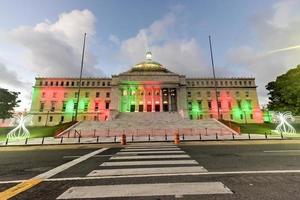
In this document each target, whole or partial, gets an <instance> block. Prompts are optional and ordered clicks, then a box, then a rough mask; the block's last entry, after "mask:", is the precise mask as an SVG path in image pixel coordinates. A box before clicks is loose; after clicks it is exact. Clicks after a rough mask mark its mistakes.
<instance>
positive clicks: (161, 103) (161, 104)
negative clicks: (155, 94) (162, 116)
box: [159, 89, 163, 112]
mask: <svg viewBox="0 0 300 200" xmlns="http://www.w3.org/2000/svg"><path fill="white" fill-rule="evenodd" d="M162 93H163V92H162V89H160V91H159V94H160V95H159V103H160V112H163V96H162Z"/></svg>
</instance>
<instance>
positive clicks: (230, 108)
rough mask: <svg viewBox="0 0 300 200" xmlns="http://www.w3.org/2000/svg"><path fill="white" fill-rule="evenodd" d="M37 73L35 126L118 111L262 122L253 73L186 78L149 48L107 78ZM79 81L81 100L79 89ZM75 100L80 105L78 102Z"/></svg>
mask: <svg viewBox="0 0 300 200" xmlns="http://www.w3.org/2000/svg"><path fill="white" fill-rule="evenodd" d="M79 82H80V81H79V78H70V77H65V78H58V77H37V78H36V82H35V85H34V86H33V94H32V103H31V109H30V114H31V115H32V116H33V124H34V125H37V126H43V125H49V126H50V125H56V124H59V123H64V122H69V121H72V120H74V119H75V113H76V112H75V111H76V109H77V111H78V117H77V120H78V121H82V120H90V121H104V120H114V119H115V118H116V117H117V116H118V114H119V113H122V112H145V113H147V112H172V113H174V112H177V113H178V114H180V115H181V116H182V118H185V119H191V120H202V119H210V118H215V119H218V118H219V119H224V120H228V121H235V122H240V123H261V122H263V116H262V111H261V109H260V106H259V102H258V97H257V91H256V88H257V86H256V84H255V79H254V78H216V79H213V78H200V77H199V78H189V77H186V76H185V75H183V74H177V73H174V72H171V71H169V70H168V69H167V67H166V66H163V65H162V64H160V63H158V62H156V61H154V60H153V59H152V54H151V52H147V54H146V58H145V60H144V61H143V62H140V63H138V64H136V65H134V66H133V67H132V68H131V69H130V70H128V71H126V72H122V73H120V74H118V75H113V76H112V77H110V78H92V77H83V78H82V79H81V83H79ZM79 84H81V86H80V88H81V89H80V93H79V101H78V88H79ZM77 101H78V105H77Z"/></svg>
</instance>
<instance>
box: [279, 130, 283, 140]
mask: <svg viewBox="0 0 300 200" xmlns="http://www.w3.org/2000/svg"><path fill="white" fill-rule="evenodd" d="M280 136H281V139H282V140H283V134H282V132H280Z"/></svg>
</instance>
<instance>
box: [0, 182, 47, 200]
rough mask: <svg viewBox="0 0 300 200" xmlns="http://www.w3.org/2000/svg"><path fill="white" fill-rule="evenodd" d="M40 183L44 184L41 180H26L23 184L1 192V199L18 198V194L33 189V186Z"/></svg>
mask: <svg viewBox="0 0 300 200" xmlns="http://www.w3.org/2000/svg"><path fill="white" fill-rule="evenodd" d="M40 182H42V180H41V179H34V178H32V179H29V180H25V181H24V182H21V183H19V184H17V185H15V186H13V187H11V188H9V189H7V190H5V191H3V192H0V199H1V200H6V199H10V198H12V197H14V196H16V195H17V194H19V193H21V192H24V191H26V190H28V189H30V188H32V187H33V186H35V185H37V184H39V183H40Z"/></svg>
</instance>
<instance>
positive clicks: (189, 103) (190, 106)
mask: <svg viewBox="0 0 300 200" xmlns="http://www.w3.org/2000/svg"><path fill="white" fill-rule="evenodd" d="M188 109H190V110H191V109H192V102H190V101H189V102H188Z"/></svg>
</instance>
